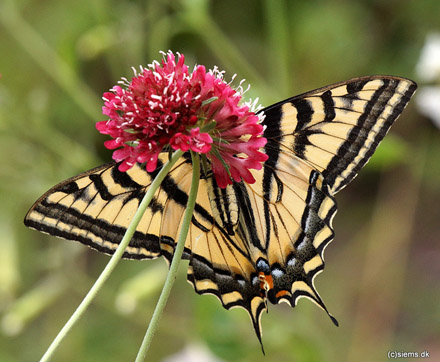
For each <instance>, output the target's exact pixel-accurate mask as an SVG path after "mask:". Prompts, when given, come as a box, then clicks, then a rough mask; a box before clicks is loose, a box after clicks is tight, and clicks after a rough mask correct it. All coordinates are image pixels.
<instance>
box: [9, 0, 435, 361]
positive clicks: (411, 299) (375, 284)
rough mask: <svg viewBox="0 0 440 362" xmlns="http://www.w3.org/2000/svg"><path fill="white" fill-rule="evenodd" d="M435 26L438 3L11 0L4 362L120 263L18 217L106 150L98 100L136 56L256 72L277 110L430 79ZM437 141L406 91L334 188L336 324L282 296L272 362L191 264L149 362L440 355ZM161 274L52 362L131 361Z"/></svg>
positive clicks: (135, 272)
mask: <svg viewBox="0 0 440 362" xmlns="http://www.w3.org/2000/svg"><path fill="white" fill-rule="evenodd" d="M435 31H437V32H439V31H440V3H439V1H438V0H418V1H405V0H391V1H380V0H376V1H375V0H370V1H352V0H340V1H281V0H279V1H269V0H266V1H263V0H261V1H250V0H246V1H232V0H222V1H209V0H180V1H162V2H158V1H153V0H151V1H134V0H133V1H115V0H97V1H90V0H76V1H72V2H66V1H56V0H44V1H42V0H40V1H37V0H34V1H30V0H20V1H12V0H2V2H1V4H0V54H1V56H0V73H1V79H0V137H1V138H0V154H1V159H2V161H1V167H0V177H1V183H0V192H1V194H0V200H1V201H0V230H1V232H0V243H1V244H0V246H1V249H0V361H35V360H37V359H38V358H40V357H41V356H42V354H43V353H44V351H45V350H46V348H47V347H48V345H49V344H50V342H51V341H52V339H53V338H54V336H55V335H56V333H57V332H58V331H59V329H60V328H61V327H62V325H63V324H64V323H65V321H66V320H67V318H68V317H69V316H70V315H71V313H72V312H73V310H74V309H75V308H76V306H77V305H78V304H79V302H80V301H81V299H82V297H83V296H84V294H85V293H86V292H87V290H88V289H89V288H90V286H91V285H92V283H93V280H94V279H96V277H97V276H98V275H99V273H100V271H101V270H102V269H103V267H104V265H105V264H106V262H107V261H108V257H107V256H105V255H101V254H99V253H97V252H94V251H91V250H89V249H88V248H86V247H84V246H82V245H77V244H76V243H72V242H67V241H62V240H59V239H56V238H52V237H49V236H47V235H44V234H40V233H38V232H36V231H33V230H29V229H27V228H25V227H24V225H23V221H22V220H23V217H24V215H25V213H26V211H27V210H28V208H29V207H30V206H31V205H32V203H33V202H34V201H35V200H36V199H37V198H38V197H39V196H40V195H41V194H42V193H43V192H45V191H46V190H47V189H49V188H50V187H51V186H53V185H54V184H56V183H58V182H59V181H61V180H63V179H66V178H68V177H70V176H73V175H75V174H77V173H80V172H82V171H85V170H87V169H89V168H92V167H94V166H96V165H99V164H101V163H104V162H107V161H109V160H110V158H111V154H110V152H108V151H107V150H105V149H104V147H103V141H104V140H105V139H106V138H105V137H104V136H101V135H99V134H98V132H97V131H96V130H95V126H94V123H95V122H97V121H100V120H104V119H105V118H104V117H103V115H102V114H101V106H102V102H101V100H100V97H101V95H102V93H103V92H104V91H107V90H108V89H109V88H110V87H112V86H113V85H114V84H116V82H117V81H118V80H119V79H120V77H121V76H126V77H131V75H132V73H131V70H130V67H131V66H138V65H139V64H143V65H146V64H148V63H151V62H152V61H153V60H154V59H160V58H161V56H160V55H159V53H158V52H159V51H160V50H164V51H166V50H168V49H172V50H173V51H178V52H181V53H184V54H185V56H186V60H187V64H190V65H192V64H194V63H195V62H197V63H199V64H204V65H206V66H207V67H208V68H211V67H213V66H214V65H218V66H219V67H220V69H224V70H226V72H227V76H226V79H228V77H231V76H232V75H233V74H234V73H237V75H238V78H237V79H242V78H246V80H247V81H248V82H249V83H250V84H251V85H252V88H251V90H250V91H249V93H248V94H247V95H248V96H250V97H252V98H254V97H256V96H258V97H259V98H260V102H261V103H262V104H263V105H270V104H271V103H273V102H276V101H279V100H281V99H284V98H287V97H290V96H292V95H295V94H299V93H302V92H305V91H308V90H311V89H314V88H317V87H320V86H324V85H327V84H330V83H333V82H337V81H341V80H346V79H349V78H351V77H356V76H362V75H369V74H391V75H399V76H404V77H408V78H411V79H414V80H416V81H419V79H418V76H417V74H416V72H415V67H416V64H417V62H418V59H419V57H420V53H421V51H422V48H423V45H424V42H425V39H426V36H427V35H428V34H430V33H431V32H435ZM439 58H440V57H439ZM437 61H438V62H440V59H438V60H437ZM438 81H440V79H438ZM439 102H440V99H439ZM439 141H440V137H439V130H438V128H436V127H435V126H434V125H433V123H432V122H431V121H430V119H429V118H428V117H424V116H421V114H420V113H419V111H418V110H417V108H416V102H414V101H413V102H411V103H410V105H409V106H408V108H407V109H406V110H405V112H404V114H403V116H402V117H401V118H400V119H399V120H398V122H397V123H396V125H395V126H394V127H393V129H392V131H391V133H390V134H389V135H388V136H387V138H386V139H385V141H384V142H383V144H382V145H381V147H380V148H379V150H378V152H377V153H376V155H375V156H374V157H373V159H372V161H371V162H370V163H369V164H368V165H367V167H365V169H364V170H363V171H362V172H361V175H360V176H359V177H358V178H357V179H356V180H355V181H354V182H353V183H352V184H351V185H350V186H349V187H348V188H347V189H346V190H344V191H343V192H341V194H340V195H338V198H337V199H338V203H339V210H340V211H339V213H338V215H337V217H336V218H335V222H334V226H335V229H336V239H335V241H334V242H333V243H332V244H331V245H330V246H329V247H328V248H327V251H326V255H325V256H326V262H327V266H326V269H325V271H324V273H323V274H322V275H320V276H319V277H318V278H317V279H316V285H317V288H318V290H319V291H320V293H321V296H322V297H323V299H324V301H325V302H326V305H327V307H328V309H329V310H330V311H331V313H332V314H333V315H334V316H335V317H336V318H337V319H338V320H339V323H340V326H339V327H338V328H337V327H335V326H334V325H333V324H332V323H331V321H330V320H329V318H328V317H327V316H326V315H325V313H324V312H322V311H321V310H320V309H318V308H316V307H315V306H314V305H312V303H310V302H309V301H307V300H306V299H302V300H301V301H300V303H299V305H298V306H297V307H296V308H295V309H292V308H290V307H288V306H287V305H284V304H283V305H280V306H273V305H270V306H269V310H270V312H269V314H268V315H266V314H264V315H263V318H262V324H263V329H264V336H263V340H264V344H265V349H266V357H263V356H262V355H261V351H260V347H259V344H258V341H257V339H256V337H255V335H254V331H253V329H252V327H251V324H250V322H249V319H248V316H247V315H246V313H245V312H244V311H243V310H236V309H235V310H232V311H226V310H224V309H223V308H222V307H221V305H220V303H219V302H218V301H217V300H216V299H215V298H214V297H212V296H198V295H196V293H194V291H193V290H192V288H191V286H190V285H189V284H187V283H186V281H185V274H186V273H185V269H186V262H184V263H183V264H185V265H181V270H180V274H179V277H178V280H177V283H176V284H175V287H174V289H173V291H172V294H171V298H170V300H169V303H168V305H167V308H166V310H165V314H164V316H163V317H162V320H161V322H160V326H159V329H158V332H157V335H156V337H155V339H154V341H153V345H152V348H151V351H150V355H149V359H148V360H150V361H167V358H168V361H171V359H169V358H170V357H171V356H174V358H176V354H179V353H180V354H179V355H178V357H177V359H176V360H177V361H183V360H184V359H183V358H184V357H183V354H182V351H186V352H187V353H196V352H197V353H199V357H195V355H194V354H193V355H192V356H193V357H191V359H190V360H191V361H214V360H224V361H259V360H261V361H275V360H276V361H381V360H385V359H387V352H388V351H390V350H397V351H415V352H422V351H424V350H427V351H429V353H430V355H431V360H440V282H439V276H440V256H439V255H440V250H439V249H440V248H439V237H440V221H439V216H440V211H439V206H440V187H439V185H440V172H439V165H440V142H439ZM166 270H167V268H166V264H165V262H164V261H163V260H162V259H159V260H155V261H146V262H137V261H123V262H121V264H120V265H119V266H118V268H117V270H116V272H115V273H114V274H113V276H112V277H111V279H110V281H109V282H108V283H107V285H106V288H105V290H104V291H103V292H102V293H101V294H99V296H98V298H97V300H96V301H95V303H94V304H93V306H92V307H91V308H90V309H89V311H88V312H87V314H86V317H85V318H83V319H82V320H81V321H80V323H79V324H78V325H77V326H76V327H75V328H74V330H73V332H72V333H71V334H70V335H69V336H68V338H67V339H66V340H65V342H64V343H63V344H62V346H61V348H60V349H59V351H57V353H56V355H55V360H56V361H128V360H133V359H134V357H135V355H136V353H137V350H138V348H139V346H140V343H141V340H142V337H143V335H144V332H145V330H146V327H147V324H148V321H149V319H150V317H151V313H152V311H153V308H154V306H155V303H156V301H157V298H158V294H159V292H160V288H161V286H162V283H163V280H164V277H165V273H166ZM197 358H198V359H197Z"/></svg>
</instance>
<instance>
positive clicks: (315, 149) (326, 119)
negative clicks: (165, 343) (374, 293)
mask: <svg viewBox="0 0 440 362" xmlns="http://www.w3.org/2000/svg"><path fill="white" fill-rule="evenodd" d="M416 87H417V85H416V84H415V83H414V82H413V81H411V80H408V79H404V78H400V77H393V76H368V77H361V78H354V79H351V80H348V81H345V82H341V83H336V84H333V85H329V86H327V87H323V88H319V89H317V90H314V91H311V92H307V93H304V94H301V95H298V96H295V97H292V98H289V99H286V100H284V101H281V102H279V103H276V104H274V105H272V106H269V107H267V108H265V109H263V110H262V111H261V112H264V114H265V119H264V121H263V125H264V126H265V130H264V137H265V138H266V139H267V144H266V145H265V147H264V150H263V152H265V153H266V154H267V155H268V156H269V158H268V160H267V161H266V162H265V163H264V164H263V168H262V169H261V170H259V171H256V170H251V172H252V175H253V176H254V178H255V180H256V182H255V183H254V184H247V183H244V182H240V183H237V182H235V183H233V184H232V185H228V186H227V187H226V188H219V187H218V185H217V184H216V181H215V178H214V177H213V174H212V170H211V171H210V170H209V169H208V170H206V169H205V168H203V170H201V176H200V185H199V191H198V194H197V200H196V205H195V210H194V214H193V217H192V223H191V226H190V230H189V234H188V237H187V240H186V244H185V249H184V253H183V258H184V259H187V260H189V267H188V281H189V282H190V283H191V284H192V285H193V287H194V289H195V291H196V292H197V293H198V294H213V295H215V296H216V297H217V298H218V299H219V300H220V302H221V304H222V305H223V307H224V308H226V309H230V308H233V307H241V308H244V309H245V310H246V311H247V312H248V313H249V316H250V318H251V321H252V325H253V327H254V329H255V332H256V335H257V337H258V339H259V341H260V343H261V335H262V331H261V324H260V319H261V313H262V312H263V311H265V310H267V302H268V301H269V302H271V303H273V304H278V303H280V302H286V303H288V304H289V305H291V306H292V307H294V306H295V305H296V303H297V302H298V299H300V298H302V297H307V298H309V299H310V300H312V301H313V302H315V303H316V304H317V305H318V306H319V307H321V308H322V309H323V310H324V311H326V312H327V313H328V315H329V316H330V318H331V319H332V320H333V322H334V323H335V324H336V325H337V321H336V319H334V317H333V316H331V314H330V313H329V312H328V310H327V308H326V307H325V305H324V303H323V301H322V299H321V297H320V296H319V294H318V292H317V290H316V288H315V286H314V278H315V277H316V275H318V274H319V273H320V272H321V271H322V270H323V269H324V256H323V254H324V249H325V247H326V246H327V245H328V244H329V243H330V241H332V240H333V237H334V231H333V228H332V220H333V217H334V215H335V213H336V210H337V207H336V202H335V198H334V196H335V194H336V193H337V192H339V191H340V190H341V189H342V188H344V187H345V186H346V185H347V184H348V183H350V181H351V180H353V178H354V177H355V176H356V175H357V174H358V172H359V171H360V169H361V168H362V167H363V166H364V165H365V164H366V163H367V162H368V160H369V159H370V157H371V156H372V154H373V153H374V151H375V150H376V148H377V146H378V145H379V143H380V142H381V140H382V139H383V138H384V136H385V135H386V133H387V132H388V130H389V128H390V126H391V125H392V124H393V122H394V121H395V120H396V119H397V117H398V116H399V115H400V114H401V113H402V111H403V109H404V108H405V106H406V105H407V103H408V102H409V100H410V98H411V96H412V95H413V94H414V92H415V90H416ZM167 160H168V153H166V152H164V153H162V154H161V155H160V157H159V160H158V168H157V169H156V170H155V171H154V172H147V171H146V170H145V167H144V166H143V165H141V164H137V165H135V166H134V167H133V168H131V169H130V170H128V171H127V172H120V171H119V170H118V164H117V163H115V162H111V163H107V164H105V165H102V166H99V167H97V168H94V169H92V170H89V171H87V172H84V173H82V174H80V175H78V176H75V177H72V178H70V179H68V180H66V181H63V182H61V183H60V184H58V185H56V186H55V187H53V188H52V189H50V190H49V191H48V192H46V193H45V194H44V195H43V196H41V198H40V199H38V200H37V201H36V202H35V204H34V205H33V206H32V207H31V209H30V210H29V212H28V213H27V215H26V217H25V224H26V225H27V226H28V227H31V228H34V229H37V230H39V231H42V232H45V233H48V234H51V235H55V236H58V237H61V238H65V239H69V240H75V241H79V242H81V243H83V244H86V245H88V246H90V247H91V248H93V249H96V250H98V251H101V252H104V253H107V254H112V253H113V252H114V251H115V250H116V248H117V247H118V244H119V242H120V240H121V239H122V236H123V235H124V232H125V230H126V228H127V227H128V225H129V223H130V221H131V219H132V217H133V215H134V213H135V212H136V210H137V207H138V205H139V203H140V201H141V200H142V198H143V196H144V195H145V193H146V190H147V189H148V187H149V185H150V184H151V182H152V180H153V179H154V177H155V176H156V174H157V173H158V172H159V170H160V168H161V167H162V166H163V164H164V163H166V162H167ZM191 177H192V165H191V162H190V158H189V157H183V158H181V159H180V161H178V162H177V163H176V164H175V165H174V166H173V168H172V169H171V170H170V172H169V173H168V175H167V176H166V177H165V179H164V181H163V183H162V184H161V186H160V188H159V189H158V191H157V192H156V193H155V195H154V197H153V200H152V202H151V203H150V205H149V207H148V209H147V211H146V212H145V214H144V215H143V217H142V220H141V222H140V223H139V225H138V227H137V229H136V232H135V234H134V236H133V238H132V240H131V241H130V244H129V246H128V247H127V248H126V250H125V252H124V256H123V257H124V258H127V259H154V258H157V257H159V256H163V257H164V258H165V259H166V260H167V261H168V262H171V259H172V257H173V253H174V248H175V242H176V240H177V235H178V233H179V228H180V225H181V222H182V217H183V213H184V210H185V207H186V204H187V201H188V193H189V189H190V186H191Z"/></svg>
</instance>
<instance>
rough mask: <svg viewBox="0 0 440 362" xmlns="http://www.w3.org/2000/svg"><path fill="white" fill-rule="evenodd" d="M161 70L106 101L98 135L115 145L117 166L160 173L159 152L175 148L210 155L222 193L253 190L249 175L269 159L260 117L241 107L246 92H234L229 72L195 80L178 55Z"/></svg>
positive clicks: (146, 71) (200, 70) (201, 72)
mask: <svg viewBox="0 0 440 362" xmlns="http://www.w3.org/2000/svg"><path fill="white" fill-rule="evenodd" d="M164 55H166V58H165V59H164V60H163V61H162V64H159V63H158V62H154V63H153V64H151V65H150V66H149V67H148V68H141V73H140V74H136V72H135V76H134V78H133V79H132V80H131V82H128V81H127V80H126V79H123V81H122V82H121V83H122V84H123V85H124V86H125V87H124V88H123V87H121V86H115V87H113V88H112V89H111V90H110V92H106V93H104V96H103V99H104V102H105V103H104V107H103V108H102V111H103V114H105V115H106V116H107V117H109V119H108V120H107V121H103V122H98V123H97V124H96V128H97V129H98V131H99V132H101V133H103V134H108V135H110V136H111V137H112V138H113V139H112V140H109V141H106V142H105V143H104V145H105V147H107V148H108V149H115V151H114V152H113V159H114V160H116V161H117V162H121V164H120V165H119V169H120V170H121V171H126V170H128V169H130V168H131V167H132V166H133V165H134V164H135V163H136V162H140V163H145V164H146V169H147V171H149V172H152V171H154V170H155V169H156V166H157V159H158V155H159V153H160V152H162V151H164V149H168V147H171V148H172V149H174V150H178V149H180V150H182V151H184V152H186V151H188V150H192V151H194V152H197V153H201V154H205V155H206V157H207V159H208V160H209V161H210V162H211V166H212V170H213V173H214V176H215V178H216V181H217V183H218V185H219V186H220V187H222V188H224V187H226V186H227V185H228V184H232V182H233V181H236V182H239V181H241V180H242V179H243V180H244V181H245V182H248V183H252V182H255V180H254V178H253V177H252V174H251V172H250V171H249V169H256V170H259V169H261V167H262V162H264V161H266V160H267V155H266V154H265V153H263V152H261V151H260V149H261V148H262V147H264V145H265V144H266V139H265V138H263V137H262V134H263V126H262V125H261V124H260V122H261V120H262V119H260V117H261V116H258V115H256V114H255V113H254V112H253V111H251V109H250V106H249V105H247V104H243V105H239V103H240V101H241V99H242V94H243V93H244V92H243V90H242V89H241V87H239V88H238V89H233V88H232V87H231V86H230V85H229V84H228V83H225V81H224V80H223V72H220V71H218V70H217V69H214V70H212V71H206V69H205V67H204V66H201V65H198V66H196V67H195V68H194V70H193V71H192V72H191V73H190V72H189V71H188V67H187V66H186V65H185V64H184V56H183V55H180V54H179V57H178V60H177V63H176V58H175V56H174V54H173V53H172V52H168V53H167V54H164Z"/></svg>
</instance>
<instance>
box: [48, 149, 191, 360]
mask: <svg viewBox="0 0 440 362" xmlns="http://www.w3.org/2000/svg"><path fill="white" fill-rule="evenodd" d="M182 154H183V152H182V151H180V150H179V151H176V152H174V154H173V156H172V158H171V160H170V161H168V162H167V163H166V164H165V165H164V166H163V167H162V169H161V170H160V172H159V173H158V174H157V176H156V178H155V179H154V180H153V182H152V183H151V185H150V187H149V188H148V191H147V193H146V194H145V196H144V198H143V199H142V202H141V203H140V205H139V208H138V209H137V211H136V213H135V215H134V216H133V220H132V221H131V223H130V225H129V226H128V228H127V231H126V232H125V234H124V237H123V238H122V240H121V243H120V244H119V246H118V248H117V249H116V251H115V253H114V254H113V255H112V257H111V259H110V261H109V262H108V264H107V265H106V267H105V268H104V270H103V271H102V273H101V275H100V276H99V277H98V279H97V280H96V282H95V284H93V286H92V288H91V289H90V291H89V292H88V293H87V295H86V296H85V297H84V299H83V300H82V302H81V304H80V305H79V306H78V308H77V309H76V310H75V312H74V313H73V314H72V316H71V317H70V318H69V320H68V321H67V323H66V324H65V325H64V327H63V328H62V329H61V331H60V332H59V333H58V335H57V336H56V337H55V339H54V340H53V342H52V344H51V345H50V346H49V348H48V349H47V351H46V353H45V354H44V356H43V357H42V358H41V360H40V362H43V361H49V360H50V359H51V358H52V356H53V353H54V352H55V350H56V349H57V348H58V346H59V345H60V343H61V341H62V340H63V339H64V338H65V337H66V335H67V333H69V332H70V330H71V329H72V327H73V326H74V325H75V323H76V322H78V320H79V318H80V317H81V316H82V315H83V314H84V312H85V311H86V310H87V308H88V306H89V305H90V303H91V302H92V301H93V299H94V298H95V296H96V295H97V294H98V292H99V291H100V290H101V288H102V286H103V285H104V283H105V282H106V281H107V279H108V278H109V276H110V274H111V273H112V272H113V270H114V269H115V267H116V265H117V264H118V262H119V260H120V259H121V258H122V255H123V254H124V251H125V248H126V247H127V246H128V244H129V242H130V240H131V238H132V236H133V234H134V232H135V230H136V227H137V226H138V224H139V222H140V220H141V218H142V216H143V214H144V212H145V210H146V209H147V207H148V204H149V203H150V201H151V199H152V198H153V196H154V194H155V193H156V191H157V189H158V188H159V186H160V184H161V183H162V181H163V179H164V178H165V176H166V175H167V174H168V172H169V171H170V169H171V167H172V166H173V165H174V164H175V163H176V162H177V160H178V159H179V158H180V156H182Z"/></svg>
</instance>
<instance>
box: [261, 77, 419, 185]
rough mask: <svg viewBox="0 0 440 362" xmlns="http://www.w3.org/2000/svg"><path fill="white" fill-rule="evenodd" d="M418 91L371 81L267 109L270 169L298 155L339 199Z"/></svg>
mask: <svg viewBox="0 0 440 362" xmlns="http://www.w3.org/2000/svg"><path fill="white" fill-rule="evenodd" d="M415 90H416V84H415V83H414V82H412V81H410V80H408V79H404V78H398V77H389V76H371V77H363V78H355V79H352V80H349V81H347V82H343V83H337V84H334V85H331V86H327V87H324V88H320V89H317V90H315V91H312V92H308V93H304V94H302V95H300V96H297V97H293V98H290V99H288V100H286V101H283V102H280V103H277V104H276V105H274V106H271V107H268V108H267V109H265V110H264V112H265V114H266V119H265V121H264V124H265V125H266V127H267V128H266V131H265V137H266V138H268V144H267V146H266V148H268V154H269V155H270V156H271V159H272V160H271V159H269V160H268V163H269V164H271V163H275V164H276V161H275V160H276V158H277V154H278V153H279V150H280V149H281V148H287V149H289V150H293V151H294V153H295V154H296V155H297V156H298V157H300V158H302V159H304V160H306V161H307V162H309V163H310V164H311V165H312V166H313V167H314V168H315V169H316V170H317V171H319V172H321V173H322V174H323V175H324V177H325V180H326V182H327V184H328V185H329V186H330V189H331V192H332V193H333V194H334V193H336V192H338V191H339V190H340V189H342V188H343V187H344V186H346V185H347V184H348V183H349V182H350V181H351V180H352V179H353V178H354V177H355V176H356V175H357V173H358V172H359V170H360V169H361V168H362V167H363V166H364V165H365V164H366V163H367V162H368V160H369V159H370V157H371V156H372V154H373V153H374V151H375V150H376V148H377V146H378V145H379V143H380V141H381V140H382V139H383V137H384V136H385V135H386V133H387V132H388V130H389V128H390V126H391V125H392V123H393V122H394V121H395V120H396V118H397V117H398V116H399V115H400V113H401V112H402V111H403V109H404V108H405V106H406V104H407V103H408V102H409V100H410V98H411V96H412V94H413V93H414V92H415ZM272 155H273V156H274V157H272Z"/></svg>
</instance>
